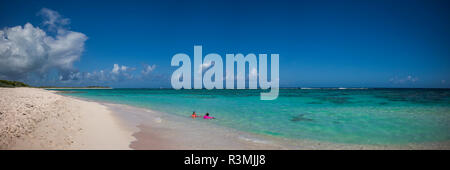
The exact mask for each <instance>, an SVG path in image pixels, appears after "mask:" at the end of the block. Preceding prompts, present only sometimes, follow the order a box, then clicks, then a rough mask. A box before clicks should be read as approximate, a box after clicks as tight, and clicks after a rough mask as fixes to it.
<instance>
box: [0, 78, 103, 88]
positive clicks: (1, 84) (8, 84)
mask: <svg viewBox="0 0 450 170" xmlns="http://www.w3.org/2000/svg"><path fill="white" fill-rule="evenodd" d="M0 87H33V86H30V85H28V84H25V83H23V82H20V81H9V80H0ZM36 88H43V89H111V87H108V86H81V87H80V86H79V87H58V86H38V87H36Z"/></svg>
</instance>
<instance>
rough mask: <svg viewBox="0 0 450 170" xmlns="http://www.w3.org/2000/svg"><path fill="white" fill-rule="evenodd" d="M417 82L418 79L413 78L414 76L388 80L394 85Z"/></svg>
mask: <svg viewBox="0 0 450 170" xmlns="http://www.w3.org/2000/svg"><path fill="white" fill-rule="evenodd" d="M418 80H419V78H418V77H414V76H411V75H409V76H406V77H404V78H399V77H397V76H395V77H393V78H391V79H389V81H390V82H392V83H394V84H403V83H415V82H417V81H418Z"/></svg>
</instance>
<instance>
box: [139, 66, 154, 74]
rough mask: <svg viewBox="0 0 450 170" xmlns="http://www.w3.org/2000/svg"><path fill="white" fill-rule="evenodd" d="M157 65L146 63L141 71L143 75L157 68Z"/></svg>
mask: <svg viewBox="0 0 450 170" xmlns="http://www.w3.org/2000/svg"><path fill="white" fill-rule="evenodd" d="M155 68H156V65H154V64H153V65H148V64H144V69H142V71H141V73H142V74H143V75H148V74H150V73H151V72H152V71H153V70H155Z"/></svg>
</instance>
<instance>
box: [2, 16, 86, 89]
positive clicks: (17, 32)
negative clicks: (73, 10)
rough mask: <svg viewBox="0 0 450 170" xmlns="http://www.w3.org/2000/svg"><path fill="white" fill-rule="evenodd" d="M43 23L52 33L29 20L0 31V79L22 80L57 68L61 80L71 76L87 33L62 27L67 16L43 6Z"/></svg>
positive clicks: (67, 22) (67, 21) (66, 20)
mask: <svg viewBox="0 0 450 170" xmlns="http://www.w3.org/2000/svg"><path fill="white" fill-rule="evenodd" d="M39 14H40V15H42V16H43V18H44V21H43V24H44V25H46V26H48V28H49V30H53V29H55V30H56V31H57V32H56V34H55V35H54V36H50V35H48V34H47V33H46V32H45V31H44V30H42V29H41V28H39V27H35V26H33V25H32V24H30V23H26V24H25V25H24V26H23V27H22V26H15V27H9V28H8V27H6V28H4V29H3V30H0V78H6V79H22V78H26V77H27V76H29V75H31V74H37V75H41V76H42V75H45V74H46V73H47V72H48V71H49V70H51V69H56V70H57V71H58V72H59V74H60V75H59V77H60V79H61V80H66V79H70V77H69V75H71V72H74V71H75V68H74V67H73V63H74V62H75V61H77V60H79V59H80V56H81V54H82V52H83V50H84V42H85V41H86V40H87V36H86V35H85V34H83V33H79V32H74V31H70V30H67V29H65V28H64V27H63V26H64V25H67V24H69V19H66V18H62V17H61V16H60V15H59V13H58V12H56V11H52V10H50V9H46V8H44V9H42V10H41V12H40V13H39Z"/></svg>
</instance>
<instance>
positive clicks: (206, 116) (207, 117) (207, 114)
mask: <svg viewBox="0 0 450 170" xmlns="http://www.w3.org/2000/svg"><path fill="white" fill-rule="evenodd" d="M203 119H215V117H211V116H209V113H206V115H205V116H203Z"/></svg>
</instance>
